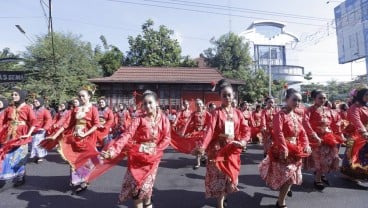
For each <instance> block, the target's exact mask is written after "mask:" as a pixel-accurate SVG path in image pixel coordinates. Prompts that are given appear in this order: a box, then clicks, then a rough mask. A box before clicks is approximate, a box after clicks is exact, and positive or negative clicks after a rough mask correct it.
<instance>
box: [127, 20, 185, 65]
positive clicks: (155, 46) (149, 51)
mask: <svg viewBox="0 0 368 208" xmlns="http://www.w3.org/2000/svg"><path fill="white" fill-rule="evenodd" d="M153 25H154V22H153V21H152V20H147V21H146V22H145V23H144V24H143V25H142V32H143V34H139V35H138V36H137V37H135V38H134V37H132V36H129V37H128V42H129V51H128V52H127V56H126V58H125V61H124V65H127V66H179V65H180V59H181V55H180V54H181V48H180V45H179V42H178V41H177V40H175V39H172V35H173V34H174V31H173V30H170V29H168V28H167V27H166V26H163V25H160V26H159V28H158V30H155V29H154V28H153Z"/></svg>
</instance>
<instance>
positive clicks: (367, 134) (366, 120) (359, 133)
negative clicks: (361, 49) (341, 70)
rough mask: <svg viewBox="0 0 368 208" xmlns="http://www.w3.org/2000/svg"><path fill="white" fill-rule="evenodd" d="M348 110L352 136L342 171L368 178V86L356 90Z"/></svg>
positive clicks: (348, 174) (347, 145) (357, 177)
mask: <svg viewBox="0 0 368 208" xmlns="http://www.w3.org/2000/svg"><path fill="white" fill-rule="evenodd" d="M353 96H354V98H353V100H352V103H353V104H352V105H351V106H350V108H349V110H348V115H347V116H348V121H349V123H350V124H349V127H351V130H349V132H350V133H351V138H349V141H348V142H347V144H346V152H345V155H344V158H343V162H342V167H341V172H342V173H343V174H345V175H347V176H350V177H352V178H354V179H358V180H360V179H363V180H367V179H368V157H367V155H368V144H367V140H368V107H367V104H368V87H367V86H364V87H362V88H361V89H358V90H355V93H354V95H353Z"/></svg>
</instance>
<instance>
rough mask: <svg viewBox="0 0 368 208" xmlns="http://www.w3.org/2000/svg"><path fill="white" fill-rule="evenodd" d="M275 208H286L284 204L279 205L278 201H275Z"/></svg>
mask: <svg viewBox="0 0 368 208" xmlns="http://www.w3.org/2000/svg"><path fill="white" fill-rule="evenodd" d="M276 207H277V208H287V206H286V204H285V205H279V201H276Z"/></svg>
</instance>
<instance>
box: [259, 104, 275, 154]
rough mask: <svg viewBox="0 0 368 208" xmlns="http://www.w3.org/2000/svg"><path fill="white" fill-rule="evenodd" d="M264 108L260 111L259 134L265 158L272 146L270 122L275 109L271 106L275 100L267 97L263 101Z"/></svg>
mask: <svg viewBox="0 0 368 208" xmlns="http://www.w3.org/2000/svg"><path fill="white" fill-rule="evenodd" d="M265 102H266V108H264V109H263V110H262V117H261V132H262V137H263V149H264V150H263V151H264V156H265V157H266V155H267V152H268V150H269V149H270V147H271V145H272V138H271V137H272V129H273V126H272V120H273V117H274V115H275V114H276V109H275V107H274V106H273V105H274V103H275V100H274V99H273V98H272V97H267V98H266V99H265Z"/></svg>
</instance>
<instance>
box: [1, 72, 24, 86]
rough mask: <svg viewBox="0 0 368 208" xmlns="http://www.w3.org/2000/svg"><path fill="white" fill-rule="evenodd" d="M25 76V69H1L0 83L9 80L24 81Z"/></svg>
mask: <svg viewBox="0 0 368 208" xmlns="http://www.w3.org/2000/svg"><path fill="white" fill-rule="evenodd" d="M24 78H25V73H24V71H0V84H1V83H9V82H22V81H23V80H24Z"/></svg>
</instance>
